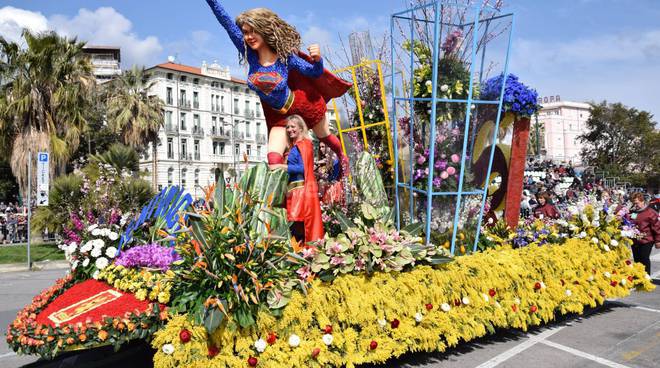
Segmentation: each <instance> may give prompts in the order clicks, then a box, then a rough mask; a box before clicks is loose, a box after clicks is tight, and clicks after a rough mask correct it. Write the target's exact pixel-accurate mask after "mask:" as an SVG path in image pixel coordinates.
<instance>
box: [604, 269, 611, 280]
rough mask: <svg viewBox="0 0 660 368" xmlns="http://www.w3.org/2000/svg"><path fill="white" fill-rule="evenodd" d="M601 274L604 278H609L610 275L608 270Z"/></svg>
mask: <svg viewBox="0 0 660 368" xmlns="http://www.w3.org/2000/svg"><path fill="white" fill-rule="evenodd" d="M603 276H605V277H606V278H608V279H609V278H610V277H611V276H612V275H610V273H609V272H607V271H605V272H603Z"/></svg>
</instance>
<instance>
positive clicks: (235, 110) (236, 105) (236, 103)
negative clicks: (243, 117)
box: [234, 98, 239, 115]
mask: <svg viewBox="0 0 660 368" xmlns="http://www.w3.org/2000/svg"><path fill="white" fill-rule="evenodd" d="M238 112H239V111H238V98H235V99H234V115H238Z"/></svg>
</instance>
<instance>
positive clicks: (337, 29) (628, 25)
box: [0, 0, 660, 120]
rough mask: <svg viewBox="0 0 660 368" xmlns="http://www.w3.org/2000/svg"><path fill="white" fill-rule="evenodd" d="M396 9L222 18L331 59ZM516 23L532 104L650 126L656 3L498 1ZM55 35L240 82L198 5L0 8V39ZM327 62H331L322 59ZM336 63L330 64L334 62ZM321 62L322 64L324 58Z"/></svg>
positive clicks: (232, 6)
mask: <svg viewBox="0 0 660 368" xmlns="http://www.w3.org/2000/svg"><path fill="white" fill-rule="evenodd" d="M407 3H408V1H405V0H378V1H374V0H363V1H354V0H350V1H349V0H333V1H262V0H257V1H250V2H249V3H248V2H246V1H238V0H226V1H223V4H224V5H225V7H226V8H227V10H228V11H229V13H230V14H232V15H237V14H238V13H240V12H241V11H243V10H245V9H247V8H252V7H259V6H265V7H269V8H271V9H273V10H275V11H276V12H277V13H278V14H280V15H281V16H283V17H284V18H285V19H286V20H287V21H289V22H290V23H292V24H294V25H295V26H296V27H297V28H298V30H299V31H300V32H301V34H302V35H303V39H304V40H305V41H306V42H307V43H310V42H321V43H322V44H326V45H330V46H331V47H332V48H333V50H335V51H336V52H338V49H340V47H339V35H341V37H343V38H344V41H346V39H347V36H348V34H349V33H351V32H352V31H354V30H357V31H361V30H369V31H371V33H372V35H380V34H383V32H385V30H386V29H387V28H388V27H389V16H390V14H391V13H392V12H394V11H399V10H403V9H405V8H406V4H407ZM504 4H505V10H506V11H512V12H514V13H515V14H516V17H517V18H516V22H517V24H516V30H515V33H514V42H513V49H512V59H511V69H510V70H511V71H512V72H514V73H516V74H518V75H519V76H520V78H521V79H522V80H523V82H525V83H526V84H529V85H531V86H532V87H535V88H536V89H537V90H538V91H539V94H540V95H541V96H545V95H557V94H559V95H561V96H562V98H563V99H565V100H577V101H590V100H595V101H600V100H603V99H607V100H609V101H621V102H623V103H625V104H627V105H629V106H634V107H636V108H638V109H643V110H648V111H651V112H652V113H653V114H654V115H655V116H656V120H660V98H658V97H657V95H658V92H657V90H656V88H657V87H658V86H659V85H660V62H658V61H659V60H660V21H658V20H659V19H660V1H658V0H636V1H633V0H553V1H549V0H547V1H541V0H508V1H507V0H505V1H504ZM25 26H29V27H31V28H33V29H37V30H43V29H55V30H57V31H58V32H60V33H64V34H68V35H78V36H79V37H80V38H81V39H86V40H89V42H90V43H91V44H114V45H118V46H121V47H122V55H123V56H122V57H123V62H124V63H123V67H127V66H130V64H131V63H133V62H135V63H140V64H145V65H147V66H151V65H154V64H157V63H160V62H164V61H165V60H166V59H167V56H168V55H177V60H178V62H180V63H182V64H187V65H195V66H199V65H200V64H201V62H202V60H206V61H208V62H211V61H213V60H218V62H219V63H221V64H223V65H229V66H230V67H231V68H232V74H234V75H236V76H238V77H241V76H243V75H244V71H243V70H242V69H241V68H239V67H238V66H237V57H236V52H235V51H234V49H233V47H232V45H231V44H230V42H229V40H228V39H227V37H226V34H225V33H224V30H223V29H221V28H220V26H219V24H218V23H217V21H216V20H215V18H214V17H213V14H212V13H211V11H210V10H209V8H208V6H207V5H206V3H205V2H204V1H202V0H189V1H180V0H177V1H171V0H163V1H152V0H142V1H133V0H115V1H99V0H84V1H83V0H66V1H50V0H20V1H14V0H0V34H2V35H3V36H5V37H7V38H10V39H11V38H12V37H14V38H15V37H17V35H18V32H19V31H18V29H20V27H25ZM331 55H332V54H331ZM335 55H336V54H335ZM329 56H330V55H329Z"/></svg>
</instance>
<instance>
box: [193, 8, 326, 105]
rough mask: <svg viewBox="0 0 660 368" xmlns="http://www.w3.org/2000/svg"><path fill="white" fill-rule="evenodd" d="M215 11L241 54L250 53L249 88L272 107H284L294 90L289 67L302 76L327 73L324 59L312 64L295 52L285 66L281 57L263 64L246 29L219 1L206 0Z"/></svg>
mask: <svg viewBox="0 0 660 368" xmlns="http://www.w3.org/2000/svg"><path fill="white" fill-rule="evenodd" d="M206 2H207V3H208V4H209V6H210V7H211V9H212V10H213V14H215V17H216V18H217V19H218V21H219V22H220V24H221V25H222V26H223V27H224V28H225V30H226V31H227V33H228V34H229V38H230V39H231V41H232V42H233V43H234V46H236V49H237V50H238V52H239V53H240V54H241V55H246V54H247V62H248V65H249V70H248V81H247V84H248V87H250V89H251V90H253V91H255V92H256V93H257V94H258V95H259V97H260V98H261V99H262V100H263V101H264V102H265V103H267V104H268V105H269V106H270V107H272V108H274V109H276V110H279V109H281V108H282V107H284V104H285V103H286V100H287V98H288V97H289V94H290V93H291V90H289V87H288V86H287V80H288V78H289V70H297V71H298V72H300V73H301V74H302V75H304V76H307V77H312V78H318V77H320V76H321V75H322V74H323V60H319V61H318V62H316V63H314V64H310V63H308V62H307V61H306V60H303V59H302V58H300V57H299V56H298V55H295V54H291V55H289V57H288V58H287V64H286V65H285V64H284V63H283V62H282V61H281V60H280V59H279V58H278V59H277V61H276V62H275V63H274V64H273V65H268V66H263V65H261V64H260V63H259V56H258V55H257V53H256V52H255V51H254V50H252V49H251V48H250V47H248V48H247V53H246V47H245V43H244V42H243V32H242V31H241V29H240V28H238V25H236V23H235V22H234V21H233V20H232V19H231V17H230V16H229V14H227V12H226V11H225V9H224V8H223V7H222V5H220V4H219V3H218V1H217V0H206Z"/></svg>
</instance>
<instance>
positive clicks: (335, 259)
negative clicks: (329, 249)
mask: <svg viewBox="0 0 660 368" xmlns="http://www.w3.org/2000/svg"><path fill="white" fill-rule="evenodd" d="M330 264H331V265H333V266H339V265H342V264H344V257H339V256H335V257H332V258H330Z"/></svg>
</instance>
